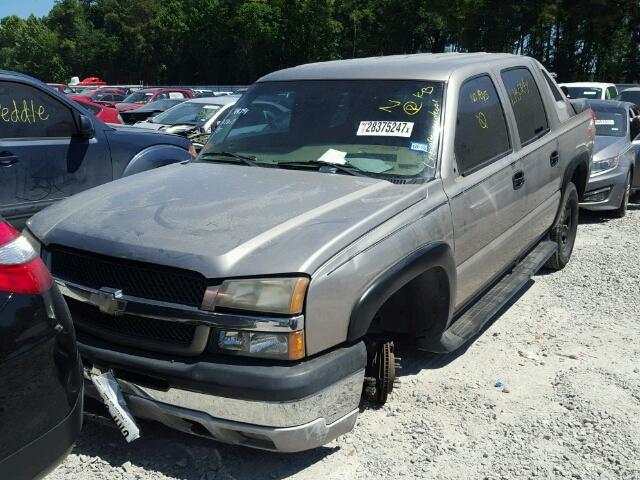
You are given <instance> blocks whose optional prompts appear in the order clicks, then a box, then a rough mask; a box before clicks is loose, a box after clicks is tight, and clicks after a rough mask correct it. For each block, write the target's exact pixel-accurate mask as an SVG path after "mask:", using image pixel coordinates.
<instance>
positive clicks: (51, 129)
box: [0, 82, 76, 138]
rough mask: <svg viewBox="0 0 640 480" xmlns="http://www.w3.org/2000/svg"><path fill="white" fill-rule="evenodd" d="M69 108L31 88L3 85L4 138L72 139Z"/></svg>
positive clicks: (0, 127) (0, 121) (0, 125)
mask: <svg viewBox="0 0 640 480" xmlns="http://www.w3.org/2000/svg"><path fill="white" fill-rule="evenodd" d="M75 132H76V126H75V122H74V120H73V113H72V111H71V109H70V108H69V107H67V106H66V105H64V104H63V103H61V102H59V101H58V100H56V99H55V98H54V97H52V96H50V95H47V94H46V93H45V92H43V91H41V90H39V89H37V88H34V87H32V86H30V85H24V84H21V83H14V82H0V138H43V137H54V138H55V137H57V138H59V137H63V138H64V137H71V136H72V135H73V134H74V133H75Z"/></svg>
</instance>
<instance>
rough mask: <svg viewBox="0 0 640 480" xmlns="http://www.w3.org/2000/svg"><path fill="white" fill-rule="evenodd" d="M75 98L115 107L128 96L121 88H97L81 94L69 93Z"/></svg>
mask: <svg viewBox="0 0 640 480" xmlns="http://www.w3.org/2000/svg"><path fill="white" fill-rule="evenodd" d="M69 96H70V97H71V99H73V100H80V101H83V100H88V101H90V102H93V103H100V104H103V105H106V106H108V107H114V108H115V105H116V103H119V102H122V101H123V100H124V99H125V97H126V96H127V95H126V93H125V91H124V90H123V89H121V88H107V87H102V88H97V89H95V90H85V91H84V92H82V93H79V94H71V95H69Z"/></svg>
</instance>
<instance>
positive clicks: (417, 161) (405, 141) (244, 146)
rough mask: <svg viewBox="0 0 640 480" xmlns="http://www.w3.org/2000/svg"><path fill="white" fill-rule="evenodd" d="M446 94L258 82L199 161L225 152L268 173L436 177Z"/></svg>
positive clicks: (368, 83) (416, 85) (407, 85)
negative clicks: (306, 170) (309, 170)
mask: <svg viewBox="0 0 640 480" xmlns="http://www.w3.org/2000/svg"><path fill="white" fill-rule="evenodd" d="M443 90H444V85H443V84H442V83H441V82H431V81H409V80H299V81H285V82H264V83H258V84H256V85H254V86H253V87H252V88H251V89H250V90H249V91H248V92H247V93H246V94H245V95H244V96H243V97H242V98H241V99H240V100H239V101H238V103H237V104H236V105H235V106H234V107H232V109H231V110H230V112H229V114H228V115H227V116H226V118H225V119H224V120H223V121H222V122H221V124H220V126H219V127H218V129H217V130H216V131H215V133H214V134H213V135H212V136H211V139H210V141H209V143H208V144H207V145H206V147H205V148H204V149H203V150H202V153H201V155H200V157H199V159H201V160H207V161H214V160H215V159H216V155H215V154H216V152H225V153H233V154H240V155H245V156H249V157H251V158H252V159H254V162H255V163H256V164H258V165H260V164H261V163H262V164H264V166H267V164H269V166H277V164H280V165H283V166H284V164H289V165H290V164H291V163H295V164H296V165H302V166H305V164H308V166H311V165H313V164H315V165H316V168H318V167H317V164H318V163H333V164H336V165H343V166H347V167H350V168H352V169H354V170H359V171H360V172H363V173H365V174H369V175H375V176H382V177H385V176H394V177H420V178H432V177H433V175H434V174H435V169H436V162H437V157H438V144H439V141H440V120H441V112H442V96H443ZM220 160H226V161H228V157H220Z"/></svg>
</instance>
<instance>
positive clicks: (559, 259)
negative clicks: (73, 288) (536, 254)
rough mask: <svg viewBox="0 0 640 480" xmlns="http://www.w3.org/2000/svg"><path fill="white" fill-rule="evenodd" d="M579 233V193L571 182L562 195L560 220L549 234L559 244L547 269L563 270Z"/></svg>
mask: <svg viewBox="0 0 640 480" xmlns="http://www.w3.org/2000/svg"><path fill="white" fill-rule="evenodd" d="M577 233H578V191H577V190H576V186H575V185H574V184H573V183H571V182H569V183H568V184H567V186H566V187H565V189H564V193H563V194H562V201H561V202H560V211H559V214H558V218H556V221H555V223H554V224H553V226H552V227H551V231H550V233H549V236H550V239H551V241H553V242H555V243H556V244H557V250H556V251H555V253H554V254H553V255H552V256H551V258H549V260H548V261H547V263H546V265H545V266H546V267H547V268H550V269H552V270H562V269H563V268H564V267H565V265H566V264H567V263H569V259H570V258H571V253H572V252H573V245H574V244H575V241H576V234H577Z"/></svg>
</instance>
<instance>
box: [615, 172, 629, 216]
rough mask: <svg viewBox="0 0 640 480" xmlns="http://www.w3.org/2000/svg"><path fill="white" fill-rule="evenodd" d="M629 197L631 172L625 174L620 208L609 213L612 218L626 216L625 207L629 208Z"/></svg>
mask: <svg viewBox="0 0 640 480" xmlns="http://www.w3.org/2000/svg"><path fill="white" fill-rule="evenodd" d="M630 196H631V172H628V173H627V178H626V179H625V181H624V192H623V193H622V200H621V201H620V206H619V207H618V208H616V209H615V210H613V211H612V212H611V216H612V217H616V218H622V217H624V216H625V215H626V214H627V207H628V206H629V197H630Z"/></svg>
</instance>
